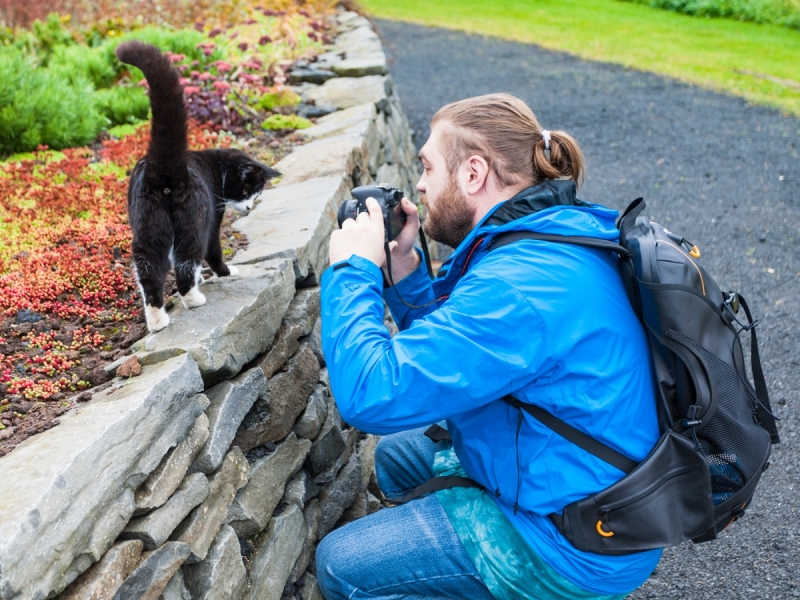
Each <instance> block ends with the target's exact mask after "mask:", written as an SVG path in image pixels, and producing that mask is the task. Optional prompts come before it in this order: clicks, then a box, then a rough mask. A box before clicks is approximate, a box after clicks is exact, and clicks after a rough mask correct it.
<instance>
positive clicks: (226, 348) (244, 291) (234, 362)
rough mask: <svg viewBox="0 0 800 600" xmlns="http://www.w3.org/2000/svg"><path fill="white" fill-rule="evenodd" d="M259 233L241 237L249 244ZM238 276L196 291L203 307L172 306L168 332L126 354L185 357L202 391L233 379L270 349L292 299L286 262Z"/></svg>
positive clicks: (212, 281) (269, 263)
mask: <svg viewBox="0 0 800 600" xmlns="http://www.w3.org/2000/svg"><path fill="white" fill-rule="evenodd" d="M237 223H238V221H237ZM265 233H266V232H264V233H259V232H251V233H248V234H247V235H248V239H250V240H251V243H253V241H254V240H256V239H258V238H259V236H261V237H263V235H264V234H265ZM251 234H252V237H251ZM269 237H271V236H269ZM239 271H240V274H239V276H235V277H223V278H216V277H214V278H211V279H209V280H208V281H207V282H206V283H205V284H203V285H202V286H201V291H202V292H203V294H205V296H206V298H207V302H206V303H205V304H204V305H203V306H199V307H197V308H193V309H191V310H186V309H184V308H183V306H182V305H181V306H177V307H176V308H175V309H174V310H173V311H172V312H171V313H170V325H169V327H167V328H166V329H163V330H162V331H159V332H158V333H152V334H150V335H148V336H147V337H145V338H144V339H142V340H140V341H138V342H136V344H134V345H133V346H132V349H133V350H134V351H135V352H136V353H137V355H141V356H143V357H145V356H150V355H155V356H156V357H158V356H160V355H162V354H166V355H169V354H170V353H174V352H179V351H180V352H188V353H189V354H191V355H192V357H193V358H194V359H195V361H197V364H198V366H199V367H200V371H201V373H202V374H203V381H204V382H205V384H206V385H207V386H209V385H213V384H214V383H217V382H218V381H222V380H224V379H228V378H229V377H233V376H234V375H236V374H237V373H238V372H239V370H240V369H241V368H242V366H243V365H245V364H247V363H248V362H250V361H251V360H252V359H253V358H255V357H256V356H258V355H259V354H261V353H262V352H264V351H265V350H266V349H267V348H269V346H270V344H272V341H273V340H274V339H275V334H276V333H277V331H278V327H279V326H280V323H281V320H282V319H283V315H284V313H285V312H286V307H287V306H289V302H291V300H292V298H293V297H294V271H293V269H292V267H291V265H290V264H289V263H288V262H287V261H286V260H276V261H267V262H262V263H260V264H257V265H250V266H242V267H241V268H240V269H239ZM140 353H141V354H140ZM143 360H147V359H146V358H143ZM150 360H155V358H153V357H152V356H151V357H150ZM142 364H144V362H143V363H142Z"/></svg>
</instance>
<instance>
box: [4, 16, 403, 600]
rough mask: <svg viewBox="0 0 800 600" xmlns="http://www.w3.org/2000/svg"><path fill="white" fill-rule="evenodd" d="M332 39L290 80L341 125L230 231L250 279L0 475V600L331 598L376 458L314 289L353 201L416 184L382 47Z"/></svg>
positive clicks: (313, 140)
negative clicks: (338, 388) (341, 406)
mask: <svg viewBox="0 0 800 600" xmlns="http://www.w3.org/2000/svg"><path fill="white" fill-rule="evenodd" d="M337 19H338V23H339V27H340V32H339V36H338V38H337V42H336V48H335V49H334V51H332V52H329V53H327V54H325V55H323V56H322V57H320V59H319V60H318V61H317V62H315V63H312V64H310V65H305V66H301V67H300V68H298V69H296V70H295V71H294V72H293V75H292V77H293V79H292V83H293V84H294V85H296V89H297V90H298V91H300V92H301V93H302V94H303V96H304V97H305V98H306V100H308V101H312V100H313V101H314V102H313V103H315V104H316V108H313V109H312V110H315V111H317V112H318V113H324V112H329V111H333V112H330V114H328V115H327V116H325V117H322V118H320V119H319V121H318V123H317V124H316V125H315V126H314V127H311V128H310V129H306V130H304V131H303V134H304V135H305V136H306V138H308V140H309V142H308V143H306V144H304V145H301V146H298V147H297V148H296V149H295V150H294V152H293V153H292V154H290V155H289V156H287V157H286V158H285V159H284V160H282V161H281V162H280V163H279V164H278V165H277V169H278V170H280V171H281V172H282V173H283V177H282V180H281V183H280V184H279V185H278V186H277V187H275V188H273V189H270V190H267V191H266V192H265V193H264V194H262V196H261V201H260V203H259V204H258V205H257V206H256V207H255V208H254V209H253V210H252V211H251V212H250V213H249V214H248V215H247V216H245V217H243V218H241V219H240V220H238V221H236V222H235V227H236V228H237V229H238V230H239V231H241V232H243V233H244V234H246V236H247V238H248V240H249V246H248V248H247V249H246V250H245V251H243V252H240V253H239V254H238V255H236V257H235V259H234V261H233V262H234V263H235V264H237V265H238V268H239V274H238V275H237V276H234V277H230V278H224V279H216V278H215V279H212V280H209V281H208V282H206V283H205V284H204V289H203V292H204V293H205V295H206V297H207V299H208V301H207V303H206V304H205V305H204V306H202V307H199V308H196V309H192V310H191V311H187V310H184V309H183V308H181V307H176V308H175V309H174V310H173V311H172V313H171V324H170V325H169V327H168V328H167V329H165V330H163V331H161V332H158V333H156V334H152V335H149V336H147V337H146V338H144V339H143V340H141V341H140V342H139V343H137V344H136V345H135V346H134V347H133V351H134V352H135V353H136V355H137V356H138V358H139V362H140V363H141V365H142V372H141V375H139V376H136V377H131V378H129V379H124V380H123V379H120V378H117V379H115V380H114V382H113V385H112V386H111V387H110V388H107V389H104V390H103V391H96V392H95V393H93V395H92V398H91V400H90V401H89V402H86V403H85V404H81V405H79V407H78V408H76V409H74V410H72V411H71V412H70V413H68V414H66V415H65V416H63V417H62V418H61V424H60V425H59V426H58V427H55V428H53V429H51V430H49V431H47V432H45V433H43V434H41V435H39V436H36V437H34V438H31V439H29V440H27V441H26V442H24V443H22V444H20V445H19V446H18V447H17V448H16V449H15V450H14V451H13V452H12V453H11V454H9V455H8V456H6V457H4V458H2V459H0V462H1V463H2V484H0V599H2V600H12V599H13V600H31V599H36V600H39V599H44V598H48V597H53V596H56V595H58V597H59V598H62V599H64V600H66V599H69V600H78V599H89V598H92V599H100V598H108V599H111V598H116V599H120V600H123V599H124V600H129V599H138V598H147V599H152V600H157V599H158V598H164V599H165V600H175V599H188V598H202V599H226V600H240V599H256V598H258V599H274V600H279V599H280V598H284V599H288V598H299V599H303V600H308V599H311V598H321V595H320V593H319V589H318V587H317V584H316V579H315V577H314V550H315V547H316V544H317V542H318V541H319V540H320V539H321V538H322V537H323V536H324V535H325V534H327V533H328V532H329V531H331V530H332V529H334V528H335V527H337V526H339V525H340V524H342V523H345V522H348V521H350V520H353V519H356V518H359V517H361V516H363V515H365V514H367V513H369V512H372V511H374V510H377V509H378V508H379V505H380V503H379V501H378V498H377V497H376V496H375V495H373V494H379V491H378V490H377V487H376V486H375V483H374V468H373V465H374V463H373V450H374V448H375V443H376V441H377V440H376V438H375V437H373V436H371V435H366V434H364V433H362V432H359V431H357V430H355V429H354V428H351V427H349V426H348V425H347V424H346V423H344V422H343V421H342V419H341V417H340V415H339V413H338V411H337V409H336V404H335V402H334V399H333V397H332V396H331V391H330V387H329V382H328V378H327V370H326V369H325V361H324V358H323V356H322V353H321V351H320V320H319V312H320V310H319V287H317V286H318V280H319V277H320V275H321V273H322V272H323V271H324V269H325V267H326V263H327V253H328V248H327V245H328V239H329V237H330V233H331V231H332V230H333V228H334V227H335V211H336V208H337V207H338V205H339V203H340V202H341V201H342V200H343V199H345V198H347V197H349V193H348V192H349V189H350V188H351V187H352V186H354V185H359V184H367V183H372V182H376V181H381V182H388V183H391V184H394V185H397V186H399V187H402V188H403V189H405V190H406V191H407V192H410V191H411V190H413V183H414V182H415V181H416V177H417V171H416V168H417V167H416V159H415V151H414V146H413V144H412V141H411V136H410V133H409V130H408V124H407V121H406V119H405V116H404V114H403V111H402V107H401V105H400V101H399V99H398V97H397V94H396V93H395V92H394V88H393V85H392V80H391V78H390V77H388V75H387V69H386V59H385V56H384V54H383V51H382V49H381V44H380V41H379V40H378V38H377V36H376V35H375V33H374V32H373V31H372V30H371V28H370V26H369V23H368V22H367V21H366V20H365V19H363V18H361V17H359V16H358V15H356V14H354V13H341V14H339V16H338V17H337ZM313 103H311V102H309V104H313ZM116 366H117V365H110V366H109V367H108V368H109V369H114V368H116Z"/></svg>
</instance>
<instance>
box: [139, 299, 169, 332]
mask: <svg viewBox="0 0 800 600" xmlns="http://www.w3.org/2000/svg"><path fill="white" fill-rule="evenodd" d="M144 317H145V319H146V320H147V329H148V330H149V331H150V333H155V332H156V331H161V330H162V329H164V328H165V327H166V326H167V325H169V315H168V314H167V311H166V310H165V309H164V307H163V306H162V307H161V308H156V307H155V306H145V307H144Z"/></svg>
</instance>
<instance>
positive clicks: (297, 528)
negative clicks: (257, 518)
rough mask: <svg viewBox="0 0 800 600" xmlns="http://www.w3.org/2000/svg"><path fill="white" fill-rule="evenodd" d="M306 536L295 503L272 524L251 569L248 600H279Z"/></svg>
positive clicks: (301, 516) (301, 517) (300, 515)
mask: <svg viewBox="0 0 800 600" xmlns="http://www.w3.org/2000/svg"><path fill="white" fill-rule="evenodd" d="M305 537H306V522H305V519H303V513H302V512H301V510H300V509H299V508H297V507H296V506H295V505H294V504H292V505H291V506H289V507H288V508H287V509H286V510H285V511H284V512H282V513H281V514H280V515H278V516H277V517H274V518H273V519H272V520H271V521H270V523H269V528H268V529H267V532H266V534H265V535H264V539H263V541H262V542H261V544H259V546H258V554H256V556H255V558H254V559H253V562H252V563H251V566H250V589H249V590H248V592H247V594H246V596H245V598H247V600H280V597H281V594H282V593H283V588H284V586H285V585H286V579H287V577H289V573H291V571H292V567H293V566H294V563H295V561H296V560H297V557H298V556H300V551H301V550H302V548H303V540H304V539H305Z"/></svg>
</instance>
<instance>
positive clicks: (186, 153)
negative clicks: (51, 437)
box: [116, 41, 280, 332]
mask: <svg viewBox="0 0 800 600" xmlns="http://www.w3.org/2000/svg"><path fill="white" fill-rule="evenodd" d="M116 55H117V58H118V59H119V60H120V62H122V63H125V64H129V65H133V66H136V67H139V68H140V69H141V70H142V72H143V73H144V76H145V78H146V79H147V84H148V86H149V90H150V108H151V110H152V122H151V124H152V131H151V136H150V144H149V146H148V148H147V155H146V156H145V157H144V158H142V159H140V160H139V162H137V163H136V166H135V167H134V168H133V171H132V172H131V176H130V182H129V184H128V220H129V223H130V227H131V230H132V232H133V242H132V246H131V250H132V255H133V265H134V272H135V275H136V278H137V280H138V284H139V290H140V292H141V294H142V298H143V300H144V305H145V309H144V310H145V319H146V321H147V328H148V330H149V331H150V332H156V331H160V330H162V329H164V328H165V327H166V326H167V325H169V315H167V311H166V310H165V308H164V282H165V279H166V276H167V272H168V271H169V269H170V266H172V267H173V268H174V270H175V279H176V282H177V284H178V293H179V294H180V296H181V300H182V302H183V305H184V306H185V307H186V308H194V307H197V306H202V305H203V304H205V302H206V298H205V296H204V295H203V294H202V293H201V292H200V290H199V289H198V286H199V284H200V283H201V282H202V281H203V278H202V276H201V269H202V262H203V259H205V260H206V262H207V263H208V265H209V266H210V267H211V270H212V271H213V272H214V274H215V275H217V276H218V277H225V276H228V275H236V274H237V269H236V268H235V267H233V266H228V265H226V264H225V262H224V261H223V260H222V247H221V246H220V241H219V229H220V224H221V223H222V217H223V214H224V212H225V207H226V205H228V204H232V205H233V207H234V208H235V209H237V210H240V211H246V210H249V209H250V208H252V207H253V201H254V200H255V198H256V197H257V196H258V195H259V194H260V193H261V191H262V190H263V189H264V186H265V185H267V184H268V182H269V180H270V179H272V178H273V177H277V176H279V175H280V173H278V172H277V171H276V170H274V169H271V168H269V167H267V166H266V165H263V164H261V163H260V162H258V161H256V160H254V159H253V158H251V157H250V156H248V155H247V154H246V153H244V152H242V151H240V150H234V149H230V148H220V149H213V150H200V151H193V150H189V148H188V142H187V123H186V119H187V117H186V106H185V104H184V98H183V88H182V86H181V84H180V75H179V74H178V71H177V70H175V68H174V67H173V66H172V65H171V64H170V61H169V58H168V57H167V56H166V55H164V54H163V53H162V52H161V50H159V49H158V48H157V47H156V46H153V45H150V44H145V43H143V42H139V41H128V42H123V43H121V44H120V45H119V46H117V49H116Z"/></svg>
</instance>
